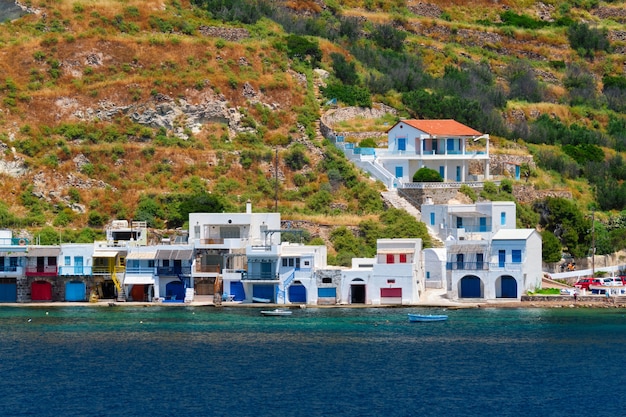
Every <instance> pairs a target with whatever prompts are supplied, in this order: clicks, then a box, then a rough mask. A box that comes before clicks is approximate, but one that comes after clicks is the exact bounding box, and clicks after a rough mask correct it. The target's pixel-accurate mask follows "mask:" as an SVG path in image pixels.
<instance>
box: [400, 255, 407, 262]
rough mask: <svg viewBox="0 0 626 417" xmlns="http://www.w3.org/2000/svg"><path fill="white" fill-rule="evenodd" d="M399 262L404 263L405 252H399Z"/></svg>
mask: <svg viewBox="0 0 626 417" xmlns="http://www.w3.org/2000/svg"><path fill="white" fill-rule="evenodd" d="M400 263H401V264H405V263H406V253H401V254H400Z"/></svg>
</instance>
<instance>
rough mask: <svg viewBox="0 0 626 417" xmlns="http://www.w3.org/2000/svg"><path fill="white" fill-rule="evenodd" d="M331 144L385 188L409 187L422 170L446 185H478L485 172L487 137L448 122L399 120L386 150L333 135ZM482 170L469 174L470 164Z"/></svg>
mask: <svg viewBox="0 0 626 417" xmlns="http://www.w3.org/2000/svg"><path fill="white" fill-rule="evenodd" d="M335 145H336V146H337V147H338V148H340V149H341V150H343V152H344V154H345V155H346V157H347V158H348V159H350V160H351V161H352V162H353V163H354V164H355V165H357V166H358V167H359V168H361V169H363V170H365V171H367V172H368V173H369V174H370V175H372V177H374V178H376V179H378V180H380V181H382V182H383V183H384V184H385V185H386V186H387V188H389V189H395V188H405V187H407V186H408V187H411V186H412V185H411V184H414V183H413V175H414V174H415V172H417V170H419V169H420V168H422V167H427V168H430V169H433V170H435V171H437V172H438V173H439V174H440V175H441V177H442V178H443V179H444V181H445V182H446V183H448V185H449V183H457V184H458V183H468V182H482V181H484V180H489V179H491V176H490V173H489V135H488V134H483V133H481V132H479V131H477V130H474V129H472V128H471V127H468V126H465V125H464V124H462V123H459V122H457V121H455V120H451V119H442V120H417V119H407V120H401V121H399V122H398V123H396V124H395V125H394V126H392V127H391V128H390V129H389V130H388V131H387V148H360V147H355V144H354V143H347V142H345V140H344V137H343V136H335ZM476 164H480V165H479V166H482V169H479V170H477V171H478V172H475V173H474V174H472V175H470V173H469V172H470V165H473V166H474V167H476Z"/></svg>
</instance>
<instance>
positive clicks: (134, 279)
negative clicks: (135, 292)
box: [124, 274, 154, 285]
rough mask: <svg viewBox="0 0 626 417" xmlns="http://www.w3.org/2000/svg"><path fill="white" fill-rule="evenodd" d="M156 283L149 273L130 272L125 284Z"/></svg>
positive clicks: (125, 278)
mask: <svg viewBox="0 0 626 417" xmlns="http://www.w3.org/2000/svg"><path fill="white" fill-rule="evenodd" d="M146 284H152V285H154V277H153V276H152V275H147V274H130V275H128V274H127V275H126V276H125V277H124V285H146Z"/></svg>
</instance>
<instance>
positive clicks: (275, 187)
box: [274, 148, 278, 213]
mask: <svg viewBox="0 0 626 417" xmlns="http://www.w3.org/2000/svg"><path fill="white" fill-rule="evenodd" d="M274 213H278V148H276V165H274Z"/></svg>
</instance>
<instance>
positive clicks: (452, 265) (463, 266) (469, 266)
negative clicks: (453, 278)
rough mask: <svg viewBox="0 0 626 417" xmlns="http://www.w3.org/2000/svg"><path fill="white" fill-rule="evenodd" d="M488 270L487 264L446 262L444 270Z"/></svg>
mask: <svg viewBox="0 0 626 417" xmlns="http://www.w3.org/2000/svg"><path fill="white" fill-rule="evenodd" d="M488 269H489V263H488V262H446V270H448V271H457V270H467V271H486V270H488Z"/></svg>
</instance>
